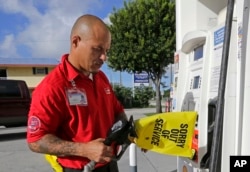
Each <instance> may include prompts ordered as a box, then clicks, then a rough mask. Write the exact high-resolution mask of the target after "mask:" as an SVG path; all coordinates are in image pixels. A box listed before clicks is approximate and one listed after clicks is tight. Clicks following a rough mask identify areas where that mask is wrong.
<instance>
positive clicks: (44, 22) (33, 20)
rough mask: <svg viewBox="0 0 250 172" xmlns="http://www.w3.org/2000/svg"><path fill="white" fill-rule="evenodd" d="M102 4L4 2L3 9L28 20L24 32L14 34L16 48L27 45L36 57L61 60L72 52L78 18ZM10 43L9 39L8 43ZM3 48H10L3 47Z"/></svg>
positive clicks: (87, 0) (89, 0)
mask: <svg viewBox="0 0 250 172" xmlns="http://www.w3.org/2000/svg"><path fill="white" fill-rule="evenodd" d="M98 1H99V0H63V1H62V0H52V1H51V0H43V1H42V2H37V1H34V0H8V1H6V0H0V4H1V6H0V10H2V11H4V12H5V13H7V14H20V15H22V16H24V17H25V18H26V19H27V21H28V22H27V23H25V28H24V29H23V30H22V31H21V32H19V33H15V34H14V35H16V37H14V35H12V36H11V39H12V40H15V41H12V49H13V48H14V49H16V48H15V47H17V46H18V45H20V44H25V45H26V46H27V47H28V49H29V50H30V51H31V54H32V57H53V58H58V57H60V56H61V55H62V54H63V53H67V52H68V51H69V34H70V30H71V27H72V25H73V23H74V22H75V20H76V18H77V17H79V16H80V15H82V14H84V13H87V12H88V10H89V9H93V8H95V7H96V6H97V5H98ZM9 39H10V38H9ZM6 41H7V38H6V39H5V41H4V42H6ZM5 44H6V43H5ZM3 46H6V45H2V46H1V47H3ZM7 52H8V51H6V52H5V53H7ZM8 53H12V52H11V51H9V52H8ZM9 55H10V54H9ZM9 55H8V56H9Z"/></svg>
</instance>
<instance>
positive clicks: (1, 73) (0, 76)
mask: <svg viewBox="0 0 250 172" xmlns="http://www.w3.org/2000/svg"><path fill="white" fill-rule="evenodd" d="M0 79H7V72H6V69H0Z"/></svg>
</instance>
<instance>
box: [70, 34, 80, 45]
mask: <svg viewBox="0 0 250 172" xmlns="http://www.w3.org/2000/svg"><path fill="white" fill-rule="evenodd" d="M71 41H72V46H73V47H77V46H78V44H79V42H80V41H81V38H80V37H79V36H78V35H75V36H73V37H72V40H71Z"/></svg>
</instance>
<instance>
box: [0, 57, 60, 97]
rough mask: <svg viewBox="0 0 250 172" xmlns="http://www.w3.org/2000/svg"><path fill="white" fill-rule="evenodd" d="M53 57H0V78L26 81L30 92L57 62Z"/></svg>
mask: <svg viewBox="0 0 250 172" xmlns="http://www.w3.org/2000/svg"><path fill="white" fill-rule="evenodd" d="M59 62H60V61H59V60H58V59H55V58H1V57H0V79H18V80H24V81H26V83H27V85H28V87H29V90H30V92H31V93H32V91H33V90H34V88H35V87H36V86H37V84H38V83H39V82H40V81H41V80H42V79H43V78H44V77H45V76H46V75H47V74H48V73H49V72H50V71H51V70H53V69H54V68H55V66H56V65H57V64H59Z"/></svg>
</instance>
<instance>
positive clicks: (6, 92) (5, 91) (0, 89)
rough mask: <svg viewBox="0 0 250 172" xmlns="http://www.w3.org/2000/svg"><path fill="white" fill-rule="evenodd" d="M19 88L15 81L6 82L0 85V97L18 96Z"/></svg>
mask: <svg viewBox="0 0 250 172" xmlns="http://www.w3.org/2000/svg"><path fill="white" fill-rule="evenodd" d="M21 96H22V95H21V90H20V88H19V86H18V83H17V82H6V83H3V84H1V85H0V98H11V97H16V98H18V97H19V98H20V97H21Z"/></svg>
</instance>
